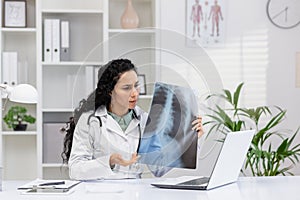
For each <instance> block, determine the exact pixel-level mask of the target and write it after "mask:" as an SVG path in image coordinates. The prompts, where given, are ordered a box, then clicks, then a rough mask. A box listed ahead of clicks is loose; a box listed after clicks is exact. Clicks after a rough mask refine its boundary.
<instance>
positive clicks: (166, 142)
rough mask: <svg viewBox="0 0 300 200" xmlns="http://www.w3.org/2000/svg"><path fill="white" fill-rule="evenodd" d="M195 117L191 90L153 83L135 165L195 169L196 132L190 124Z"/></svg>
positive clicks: (194, 101) (193, 96) (195, 107)
mask: <svg viewBox="0 0 300 200" xmlns="http://www.w3.org/2000/svg"><path fill="white" fill-rule="evenodd" d="M197 116H198V104H197V99H196V96H195V94H194V92H193V90H192V89H191V88H188V87H183V86H177V85H171V84H166V83H161V82H157V83H155V85H154V92H153V98H152V102H151V106H150V110H149V115H148V119H147V123H146V127H145V129H144V132H143V137H142V138H141V140H140V145H139V148H138V154H139V156H140V159H139V162H140V163H143V164H147V165H155V166H164V167H172V168H187V169H195V168H196V161H197V141H198V138H197V132H196V131H194V130H192V121H194V120H195V119H196V117H197Z"/></svg>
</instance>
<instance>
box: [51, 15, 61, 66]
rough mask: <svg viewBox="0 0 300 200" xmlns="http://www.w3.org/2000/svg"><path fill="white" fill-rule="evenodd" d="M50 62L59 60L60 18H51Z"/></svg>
mask: <svg viewBox="0 0 300 200" xmlns="http://www.w3.org/2000/svg"><path fill="white" fill-rule="evenodd" d="M52 62H60V20H59V19H53V20H52Z"/></svg>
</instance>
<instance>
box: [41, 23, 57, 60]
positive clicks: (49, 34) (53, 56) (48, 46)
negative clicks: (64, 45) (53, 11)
mask: <svg viewBox="0 0 300 200" xmlns="http://www.w3.org/2000/svg"><path fill="white" fill-rule="evenodd" d="M44 61H45V62H59V61H60V20H59V19H45V20H44Z"/></svg>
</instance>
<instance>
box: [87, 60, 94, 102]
mask: <svg viewBox="0 0 300 200" xmlns="http://www.w3.org/2000/svg"><path fill="white" fill-rule="evenodd" d="M94 88H95V85H94V66H85V96H86V97H88V95H89V94H90V93H92V91H93V90H94Z"/></svg>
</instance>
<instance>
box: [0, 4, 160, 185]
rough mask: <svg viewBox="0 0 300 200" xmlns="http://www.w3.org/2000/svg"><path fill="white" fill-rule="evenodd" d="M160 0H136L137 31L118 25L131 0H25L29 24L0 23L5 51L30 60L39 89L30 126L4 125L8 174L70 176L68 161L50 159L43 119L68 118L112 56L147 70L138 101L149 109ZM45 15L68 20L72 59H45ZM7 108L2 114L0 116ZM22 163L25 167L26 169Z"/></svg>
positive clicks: (31, 78) (32, 78)
mask: <svg viewBox="0 0 300 200" xmlns="http://www.w3.org/2000/svg"><path fill="white" fill-rule="evenodd" d="M157 2H158V0H133V5H134V8H135V9H136V10H137V12H138V15H139V18H140V26H139V29H134V30H127V29H122V28H121V25H120V18H121V15H122V13H123V11H124V10H125V8H126V4H127V0H89V1H85V0H27V5H28V6H29V7H28V9H27V15H28V17H27V20H29V21H28V23H27V24H28V26H27V27H26V28H6V27H3V26H2V27H1V32H0V34H1V37H0V42H1V52H3V51H11V50H13V51H18V54H19V55H20V61H22V60H26V62H27V63H28V64H27V65H28V83H29V84H32V85H33V86H35V87H36V88H37V90H38V93H39V102H38V104H36V105H30V106H29V111H30V113H33V114H34V115H35V116H36V118H37V121H36V124H35V125H32V126H30V127H29V129H28V131H26V132H18V133H16V132H13V131H10V130H7V128H5V125H4V124H3V123H1V124H0V130H1V138H0V143H2V144H3V146H2V153H1V152H0V153H1V154H2V155H3V159H2V163H3V167H4V170H3V171H4V176H3V178H4V179H8V180H9V179H34V178H37V177H39V178H50V179H51V178H52V179H57V178H68V170H67V166H65V165H63V164H62V161H61V162H55V163H53V162H47V161H46V160H47V159H46V158H45V157H44V156H43V155H44V153H43V150H44V148H43V147H44V144H43V142H44V141H43V137H44V134H45V133H44V128H43V127H44V124H48V123H65V122H66V121H67V120H68V119H69V117H70V116H71V115H72V112H73V110H74V108H76V107H77V106H78V103H79V101H80V100H81V99H83V98H86V95H87V94H88V93H89V92H92V90H91V91H87V87H86V86H85V84H84V83H86V82H87V80H91V81H96V80H95V79H96V78H95V76H96V73H97V68H98V67H99V66H101V65H103V64H104V63H107V62H108V61H109V60H111V59H115V58H120V57H126V58H129V59H131V60H132V61H133V63H135V65H136V66H137V67H138V70H139V73H141V74H145V75H146V82H147V83H148V85H147V88H146V89H147V90H146V91H147V95H141V96H140V105H141V106H142V107H143V108H144V109H145V110H147V109H148V106H149V102H150V101H151V97H152V96H151V93H152V85H153V84H152V83H154V81H155V80H157V79H159V77H158V76H157V75H158V74H159V72H158V70H157V67H156V66H157V63H159V53H158V52H157V51H156V49H155V47H156V46H157V43H158V39H157V31H156V30H155V29H153V27H157V26H158V25H157V21H158V20H157V16H158V15H157V12H158V11H157V7H158V5H157ZM2 5H3V0H2ZM2 5H1V6H2ZM2 10H3V9H2ZM2 13H3V11H2ZM45 19H60V20H67V21H69V28H70V59H69V60H67V61H61V62H55V63H53V62H45V61H44V55H43V48H44V31H43V30H44V20H45ZM1 55H2V54H1ZM0 59H2V58H1V56H0ZM91 66H92V68H95V70H94V72H93V73H94V75H93V77H91V76H90V75H87V70H86V69H87V68H88V67H89V68H90V67H91ZM0 77H1V76H0ZM3 102H4V100H2V101H1V107H2V105H3ZM11 105H12V103H9V104H7V105H6V107H7V108H8V107H9V106H11ZM4 113H5V111H3V112H1V113H0V117H1V118H3V114H4ZM1 140H2V142H1ZM53 148H55V145H53ZM59 148H61V147H59ZM0 151H1V150H0ZM0 163H1V157H0ZM19 166H24V167H23V169H24V170H22V168H20V167H19ZM15 170H16V171H17V172H16V173H13V171H15ZM25 170H26V173H24V171H25ZM21 174H24V175H21Z"/></svg>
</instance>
